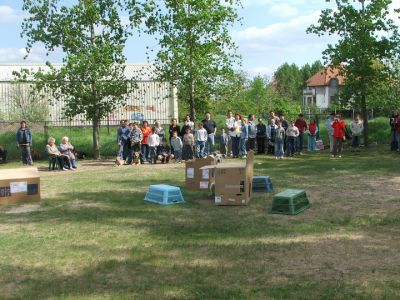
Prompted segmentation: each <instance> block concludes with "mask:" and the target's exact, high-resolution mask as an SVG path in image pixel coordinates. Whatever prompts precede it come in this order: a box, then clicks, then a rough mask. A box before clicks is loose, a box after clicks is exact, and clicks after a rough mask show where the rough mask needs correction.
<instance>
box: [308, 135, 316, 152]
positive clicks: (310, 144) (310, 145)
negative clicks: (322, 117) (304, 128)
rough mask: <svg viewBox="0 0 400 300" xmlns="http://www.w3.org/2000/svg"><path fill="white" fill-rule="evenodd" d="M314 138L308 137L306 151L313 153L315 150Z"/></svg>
mask: <svg viewBox="0 0 400 300" xmlns="http://www.w3.org/2000/svg"><path fill="white" fill-rule="evenodd" d="M316 139H317V138H316V137H315V136H310V135H309V136H308V147H307V150H308V151H315V150H316V146H315V141H316Z"/></svg>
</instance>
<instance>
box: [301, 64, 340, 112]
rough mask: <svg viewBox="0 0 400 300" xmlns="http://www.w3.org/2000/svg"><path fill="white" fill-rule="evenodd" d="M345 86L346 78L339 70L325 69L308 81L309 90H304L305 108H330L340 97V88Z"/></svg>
mask: <svg viewBox="0 0 400 300" xmlns="http://www.w3.org/2000/svg"><path fill="white" fill-rule="evenodd" d="M343 84H344V77H343V76H342V75H340V74H339V70H338V69H337V68H330V67H327V68H324V69H323V70H321V71H319V72H317V73H316V74H314V75H313V76H311V77H310V79H308V80H307V88H306V89H304V90H303V106H304V107H309V106H316V107H318V108H320V109H326V108H328V107H329V106H330V105H331V103H332V101H334V100H335V99H336V98H337V96H338V95H339V88H340V86H342V85H343Z"/></svg>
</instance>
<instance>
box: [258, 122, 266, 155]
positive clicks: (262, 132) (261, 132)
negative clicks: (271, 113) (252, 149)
mask: <svg viewBox="0 0 400 300" xmlns="http://www.w3.org/2000/svg"><path fill="white" fill-rule="evenodd" d="M266 136H267V126H265V124H264V122H263V119H261V118H259V119H258V124H257V154H264V153H265V138H266Z"/></svg>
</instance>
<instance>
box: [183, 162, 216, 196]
mask: <svg viewBox="0 0 400 300" xmlns="http://www.w3.org/2000/svg"><path fill="white" fill-rule="evenodd" d="M215 165H216V162H215V159H214V157H212V156H208V157H206V158H197V159H193V160H188V161H186V175H185V177H186V180H185V183H186V188H188V189H192V190H198V191H208V190H209V185H210V178H211V180H212V181H213V177H214V171H213V169H214V166H215ZM205 166H207V168H206V169H202V168H203V167H205ZM210 166H212V167H211V168H209V167H210Z"/></svg>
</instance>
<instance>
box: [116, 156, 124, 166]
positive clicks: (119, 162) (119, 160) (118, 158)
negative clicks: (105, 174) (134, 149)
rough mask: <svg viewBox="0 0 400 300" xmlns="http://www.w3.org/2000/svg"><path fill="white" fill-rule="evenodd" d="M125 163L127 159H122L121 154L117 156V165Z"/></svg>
mask: <svg viewBox="0 0 400 300" xmlns="http://www.w3.org/2000/svg"><path fill="white" fill-rule="evenodd" d="M124 164H125V161H124V160H123V159H122V157H121V156H117V159H116V160H115V166H116V167H119V166H122V165H124Z"/></svg>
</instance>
